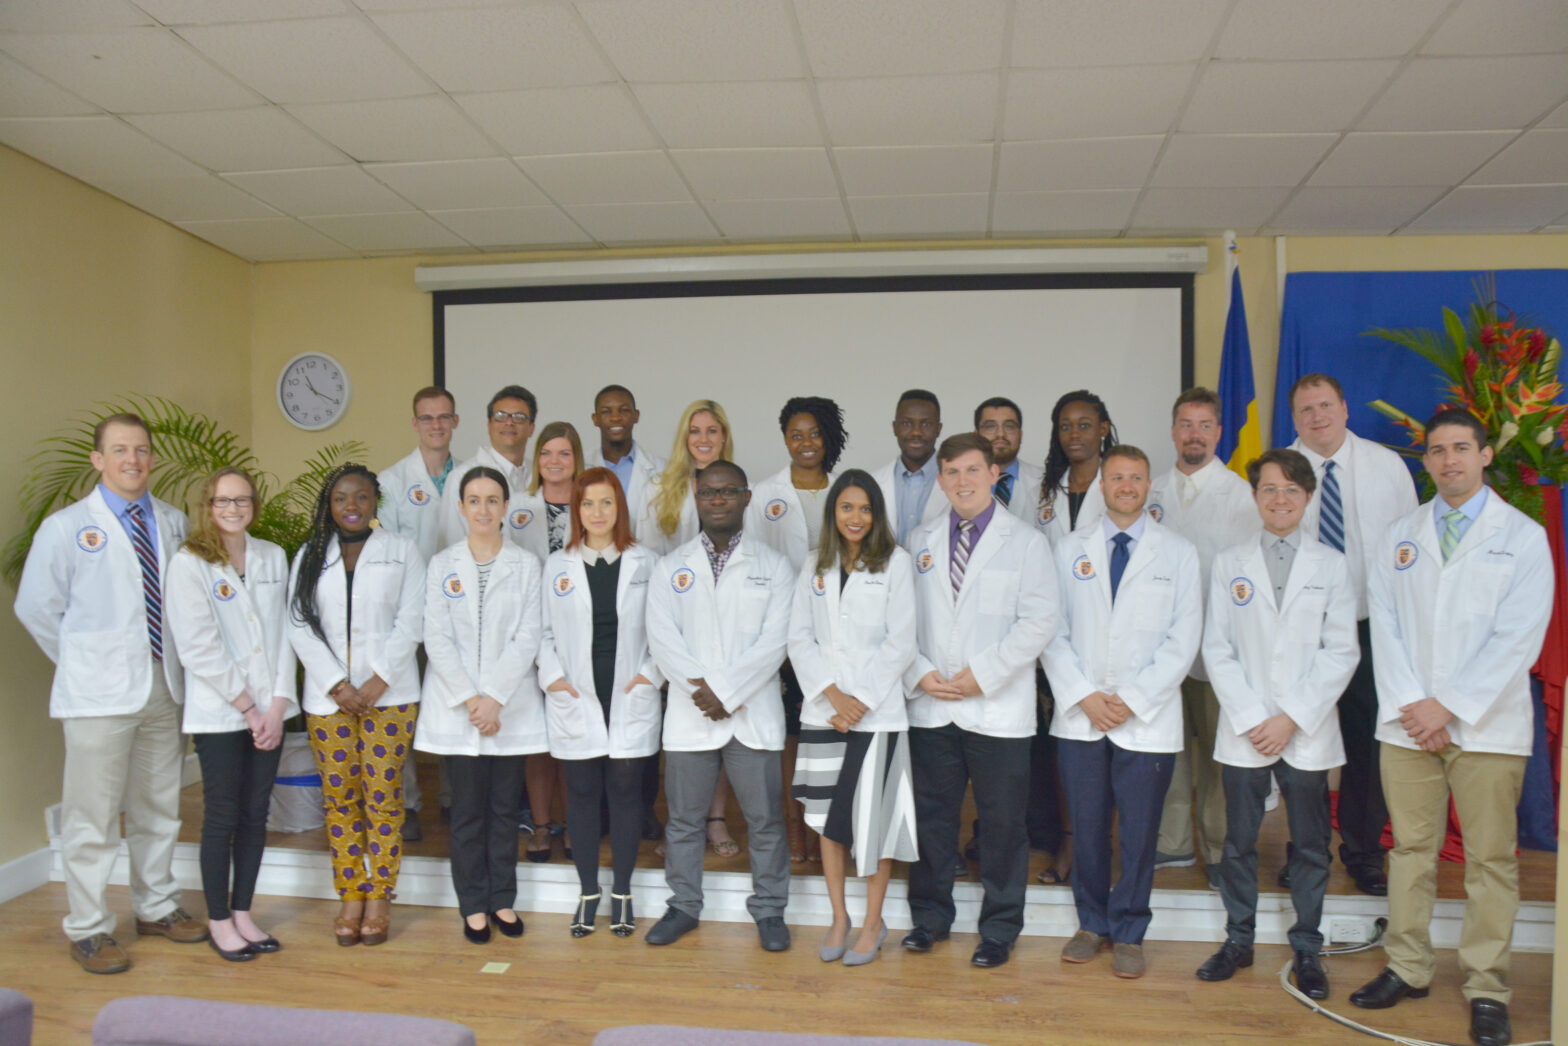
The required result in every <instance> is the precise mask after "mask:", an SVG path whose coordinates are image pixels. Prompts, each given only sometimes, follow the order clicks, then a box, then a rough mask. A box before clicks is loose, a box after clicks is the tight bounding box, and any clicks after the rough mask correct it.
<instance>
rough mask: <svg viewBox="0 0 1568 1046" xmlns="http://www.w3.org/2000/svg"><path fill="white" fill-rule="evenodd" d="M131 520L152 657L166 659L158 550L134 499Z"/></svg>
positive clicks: (130, 510)
mask: <svg viewBox="0 0 1568 1046" xmlns="http://www.w3.org/2000/svg"><path fill="white" fill-rule="evenodd" d="M125 514H126V516H128V517H129V518H130V521H131V547H132V548H134V549H135V550H136V561H137V562H138V563H140V564H141V567H142V598H143V599H144V600H145V602H146V604H147V641H148V642H149V643H151V644H152V656H153V659H154V660H156V661H162V660H163V591H162V589H160V588H159V586H158V553H157V552H156V551H155V550H154V549H153V547H152V535H151V534H149V533H147V521H146V520H145V519H143V518H142V507H141V506H140V505H138V504H135V503H134V502H133V503H131V504H130V505H128V506H127V507H126V509H125Z"/></svg>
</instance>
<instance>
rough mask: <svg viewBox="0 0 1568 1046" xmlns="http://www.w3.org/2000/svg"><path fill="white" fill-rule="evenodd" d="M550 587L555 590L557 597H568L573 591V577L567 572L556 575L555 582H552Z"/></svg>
mask: <svg viewBox="0 0 1568 1046" xmlns="http://www.w3.org/2000/svg"><path fill="white" fill-rule="evenodd" d="M550 587H551V588H552V589H554V590H555V594H556V595H557V596H564V595H567V594H568V593H570V592H571V590H572V579H571V576H570V575H568V574H567V573H566V571H564V570H563V571H561V572H560V573H559V574H557V575H555V580H554V581H552V582H550Z"/></svg>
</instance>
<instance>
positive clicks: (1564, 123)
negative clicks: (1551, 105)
mask: <svg viewBox="0 0 1568 1046" xmlns="http://www.w3.org/2000/svg"><path fill="white" fill-rule="evenodd" d="M1536 126H1537V127H1568V102H1564V103H1563V104H1562V105H1559V106H1558V107H1557V108H1556V109H1553V110H1552V111H1551V112H1550V113H1548V114H1547V115H1546V118H1545V119H1543V120H1542V121H1541V122H1540V123H1539V124H1536Z"/></svg>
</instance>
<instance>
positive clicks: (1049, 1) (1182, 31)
mask: <svg viewBox="0 0 1568 1046" xmlns="http://www.w3.org/2000/svg"><path fill="white" fill-rule="evenodd" d="M1229 5H1230V0H1162V2H1160V3H1156V4H1150V3H1146V2H1143V0H1018V6H1017V13H1016V14H1015V15H1014V16H1013V48H1012V64H1013V65H1015V66H1036V67H1040V66H1052V67H1058V68H1070V67H1074V66H1086V65H1145V64H1151V63H1157V62H1192V61H1196V60H1197V59H1199V58H1201V57H1203V54H1204V52H1206V51H1207V50H1208V47H1209V41H1210V40H1211V39H1213V37H1214V31H1215V30H1216V29H1217V28H1219V24H1220V19H1222V18H1223V17H1224V16H1225V10H1226V8H1227V7H1228V6H1229Z"/></svg>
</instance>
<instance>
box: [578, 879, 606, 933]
mask: <svg viewBox="0 0 1568 1046" xmlns="http://www.w3.org/2000/svg"><path fill="white" fill-rule="evenodd" d="M603 896H604V891H603V890H601V891H599V892H598V893H589V894H579V895H578V897H577V914H576V915H574V916H572V936H573V937H587V936H588V935H589V934H590V933H593V931H594V925H593V921H594V919H595V918H596V917H597V916H598V914H599V898H600V897H603Z"/></svg>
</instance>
